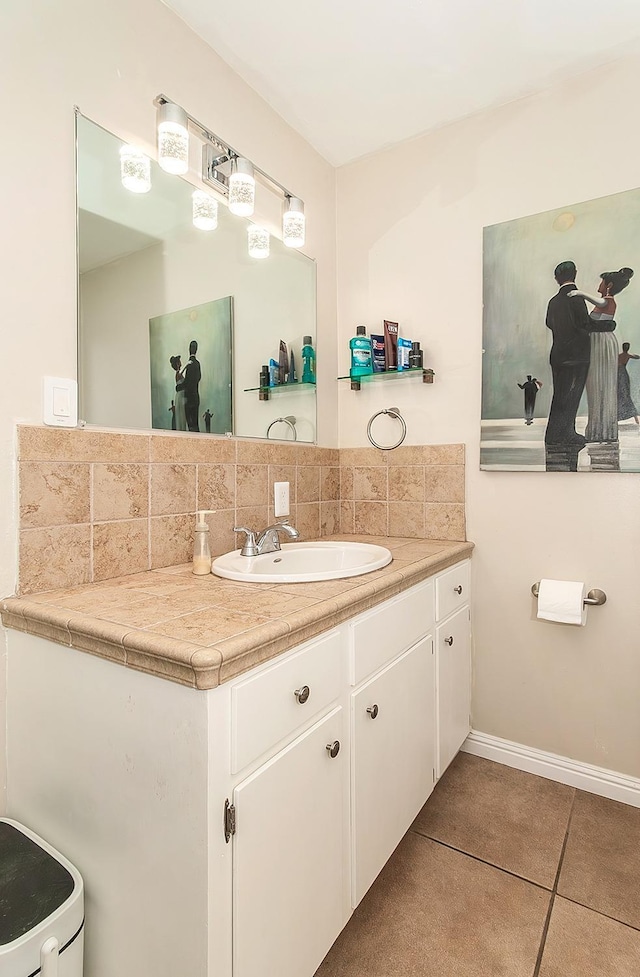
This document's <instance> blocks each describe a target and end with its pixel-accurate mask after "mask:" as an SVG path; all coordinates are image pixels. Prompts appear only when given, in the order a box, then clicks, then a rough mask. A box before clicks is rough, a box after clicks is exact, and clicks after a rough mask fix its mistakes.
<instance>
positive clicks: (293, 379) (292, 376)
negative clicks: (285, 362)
mask: <svg viewBox="0 0 640 977" xmlns="http://www.w3.org/2000/svg"><path fill="white" fill-rule="evenodd" d="M297 382H298V378H297V376H296V360H295V356H294V355H293V350H291V360H290V362H289V376H288V377H287V383H297Z"/></svg>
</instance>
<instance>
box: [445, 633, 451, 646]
mask: <svg viewBox="0 0 640 977" xmlns="http://www.w3.org/2000/svg"><path fill="white" fill-rule="evenodd" d="M444 643H445V645H449V647H451V645H452V644H453V635H452V634H450V635H449V637H448V638H445V639H444Z"/></svg>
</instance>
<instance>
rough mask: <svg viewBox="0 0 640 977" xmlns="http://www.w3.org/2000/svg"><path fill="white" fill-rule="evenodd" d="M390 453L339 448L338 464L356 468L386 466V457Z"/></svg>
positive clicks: (376, 449)
mask: <svg viewBox="0 0 640 977" xmlns="http://www.w3.org/2000/svg"><path fill="white" fill-rule="evenodd" d="M389 453H390V452H387V451H380V450H379V449H378V448H341V449H340V464H341V465H351V466H356V465H357V466H358V467H359V468H363V467H370V466H373V465H386V463H387V460H386V455H387V454H389Z"/></svg>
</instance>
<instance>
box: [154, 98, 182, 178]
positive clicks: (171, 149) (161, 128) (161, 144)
mask: <svg viewBox="0 0 640 977" xmlns="http://www.w3.org/2000/svg"><path fill="white" fill-rule="evenodd" d="M157 123H158V163H159V164H160V166H161V167H162V169H163V170H164V171H165V172H166V173H174V174H175V175H177V176H180V175H181V174H183V173H186V172H187V171H188V169H189V130H188V124H189V119H188V116H187V113H186V112H185V111H184V109H182V108H180V106H179V105H176V104H175V102H162V103H161V104H160V105H158V117H157Z"/></svg>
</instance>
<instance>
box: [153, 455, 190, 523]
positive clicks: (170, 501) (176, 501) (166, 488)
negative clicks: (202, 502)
mask: <svg viewBox="0 0 640 977" xmlns="http://www.w3.org/2000/svg"><path fill="white" fill-rule="evenodd" d="M195 508H196V466H195V465H152V466H151V515H152V516H165V515H170V514H172V513H178V512H195Z"/></svg>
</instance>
